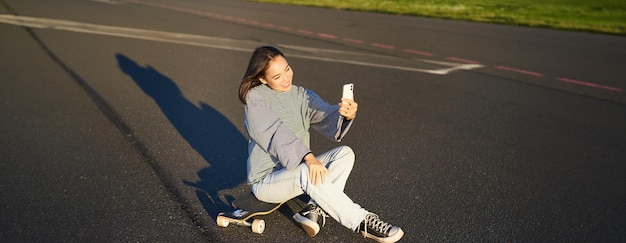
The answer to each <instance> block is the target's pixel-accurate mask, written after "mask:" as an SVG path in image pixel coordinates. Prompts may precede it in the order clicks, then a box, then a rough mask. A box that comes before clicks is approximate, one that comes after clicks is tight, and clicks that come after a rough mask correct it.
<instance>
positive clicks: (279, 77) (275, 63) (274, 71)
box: [259, 55, 293, 92]
mask: <svg viewBox="0 0 626 243" xmlns="http://www.w3.org/2000/svg"><path fill="white" fill-rule="evenodd" d="M292 78H293V71H292V70H291V67H290V66H289V63H287V60H286V59H285V58H284V57H283V56H282V55H277V56H275V57H274V58H273V59H272V60H271V61H270V63H269V66H268V67H267V70H265V76H263V77H260V78H259V80H261V83H263V84H267V86H269V87H270V88H271V89H273V90H275V91H280V92H286V91H289V90H290V89H291V81H292Z"/></svg>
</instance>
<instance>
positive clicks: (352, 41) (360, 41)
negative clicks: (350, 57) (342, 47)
mask: <svg viewBox="0 0 626 243" xmlns="http://www.w3.org/2000/svg"><path fill="white" fill-rule="evenodd" d="M343 40H344V41H346V42H350V43H354V44H363V43H365V41H362V40H356V39H351V38H343Z"/></svg>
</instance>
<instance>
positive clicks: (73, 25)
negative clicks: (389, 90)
mask: <svg viewBox="0 0 626 243" xmlns="http://www.w3.org/2000/svg"><path fill="white" fill-rule="evenodd" d="M0 23H5V24H11V25H17V26H24V27H29V28H42V29H54V30H65V31H72V32H79V33H88V34H97V35H107V36H116V37H125V38H133V39H141V40H150V41H159V42H167V43H175V44H181V45H191V46H201V47H209V48H216V49H225V50H233V51H242V52H250V51H252V50H253V49H254V48H256V47H257V46H259V45H260V43H259V42H254V41H244V40H234V39H227V38H218V37H211V36H203V35H192V34H183V33H175V32H166V31H156V30H144V29H134V28H126V27H116V26H107V25H98V24H89V23H80V22H75V21H68V20H58V19H47V18H35V17H26V16H14V15H6V14H0ZM279 46H285V47H288V48H291V49H294V50H306V51H307V52H310V53H314V54H316V55H319V54H331V53H334V54H333V55H330V56H335V55H336V54H337V53H339V54H340V56H344V57H345V56H352V57H361V58H363V57H369V58H367V60H376V59H380V58H381V57H384V58H386V59H387V60H392V59H393V61H405V62H406V61H407V60H404V59H400V58H395V57H391V56H382V55H371V54H364V53H356V52H344V51H339V50H335V51H333V50H328V49H318V48H311V47H303V46H291V45H279ZM289 57H297V58H302V59H310V60H318V61H325V62H335V63H345V64H352V65H359V66H369V67H377V68H386V69H394V70H403V71H412V72H422V73H430V74H438V75H445V74H448V73H450V72H453V71H457V70H469V69H475V68H480V67H483V66H482V65H479V64H464V63H452V62H435V61H430V60H423V59H418V60H413V62H421V63H430V64H435V65H438V66H444V67H445V68H441V69H424V68H415V67H410V66H400V65H389V64H381V63H371V62H362V61H357V60H348V59H344V58H336V57H329V56H315V55H300V54H292V53H290V54H289Z"/></svg>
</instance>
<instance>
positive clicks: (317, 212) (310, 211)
mask: <svg viewBox="0 0 626 243" xmlns="http://www.w3.org/2000/svg"><path fill="white" fill-rule="evenodd" d="M302 215H303V216H307V215H310V216H307V217H308V218H309V219H311V220H313V221H315V222H316V223H317V220H318V218H319V217H320V216H321V217H322V227H324V226H325V225H326V218H328V214H326V212H324V210H323V209H322V208H321V207H319V206H317V205H315V204H309V205H308V206H307V209H306V211H305V212H304V213H303V214H302Z"/></svg>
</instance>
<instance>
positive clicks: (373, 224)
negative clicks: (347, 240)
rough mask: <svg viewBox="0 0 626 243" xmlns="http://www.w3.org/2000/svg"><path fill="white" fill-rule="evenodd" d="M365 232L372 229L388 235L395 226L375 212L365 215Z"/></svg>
mask: <svg viewBox="0 0 626 243" xmlns="http://www.w3.org/2000/svg"><path fill="white" fill-rule="evenodd" d="M363 222H364V223H365V224H364V227H363V228H364V229H363V231H365V233H367V229H368V228H369V229H372V230H374V231H376V232H378V233H380V234H383V235H385V236H386V235H388V234H389V230H390V229H391V228H392V227H393V226H392V225H391V224H389V223H386V222H384V221H382V220H380V218H379V217H378V215H376V214H374V213H369V214H367V215H366V216H365V220H363Z"/></svg>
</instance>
